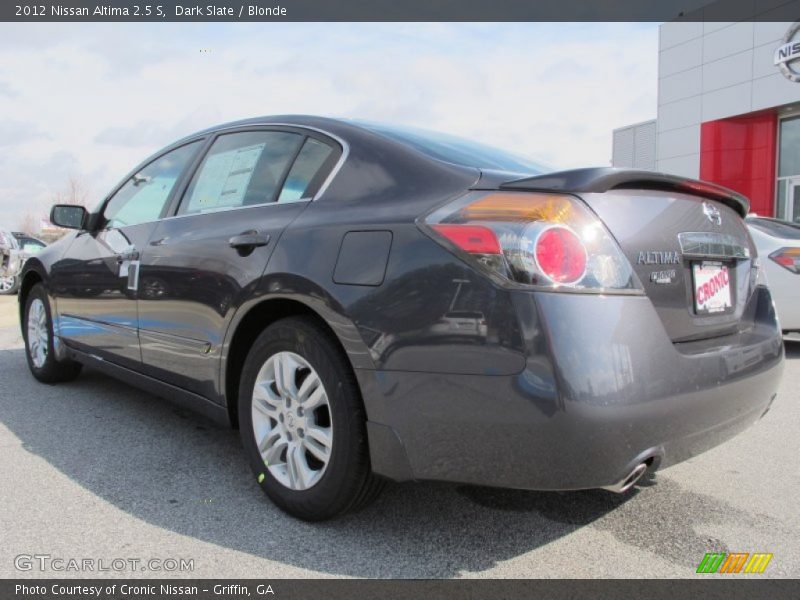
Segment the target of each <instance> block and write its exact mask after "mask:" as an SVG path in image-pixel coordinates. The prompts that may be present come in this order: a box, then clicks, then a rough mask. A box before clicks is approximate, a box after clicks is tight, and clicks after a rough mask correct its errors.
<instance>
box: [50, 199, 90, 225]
mask: <svg viewBox="0 0 800 600" xmlns="http://www.w3.org/2000/svg"><path fill="white" fill-rule="evenodd" d="M87 214H88V213H87V212H86V209H85V208H84V207H83V206H78V205H76V204H56V205H55V206H53V208H52V209H50V222H51V223H52V224H53V225H55V226H57V227H64V228H66V229H83V226H84V224H85V223H86V215H87Z"/></svg>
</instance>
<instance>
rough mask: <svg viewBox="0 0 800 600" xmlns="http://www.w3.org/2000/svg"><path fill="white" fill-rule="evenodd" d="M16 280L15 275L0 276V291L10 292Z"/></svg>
mask: <svg viewBox="0 0 800 600" xmlns="http://www.w3.org/2000/svg"><path fill="white" fill-rule="evenodd" d="M16 282H17V281H16V278H15V277H0V292H10V291H11V290H12V289H13V288H14V284H15V283H16Z"/></svg>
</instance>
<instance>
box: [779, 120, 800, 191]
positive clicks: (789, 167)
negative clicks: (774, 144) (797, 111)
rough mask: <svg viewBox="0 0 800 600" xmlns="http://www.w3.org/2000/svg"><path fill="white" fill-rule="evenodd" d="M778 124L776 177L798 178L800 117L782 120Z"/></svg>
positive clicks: (799, 166) (799, 165)
mask: <svg viewBox="0 0 800 600" xmlns="http://www.w3.org/2000/svg"><path fill="white" fill-rule="evenodd" d="M780 123H781V130H780V152H779V154H778V156H779V157H780V164H779V165H778V177H790V176H792V175H798V176H800V117H794V118H792V119H783V120H782V121H781V122H780Z"/></svg>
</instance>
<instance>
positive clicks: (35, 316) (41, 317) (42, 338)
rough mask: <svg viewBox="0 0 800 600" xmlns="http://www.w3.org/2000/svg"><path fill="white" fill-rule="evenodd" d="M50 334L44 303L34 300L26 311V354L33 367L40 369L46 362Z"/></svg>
mask: <svg viewBox="0 0 800 600" xmlns="http://www.w3.org/2000/svg"><path fill="white" fill-rule="evenodd" d="M49 342H50V333H49V332H48V330H47V311H46V310H45V308H44V302H42V301H41V300H40V299H39V298H34V300H33V302H31V305H30V308H29V309H28V352H29V353H30V356H31V360H32V361H33V365H34V366H35V367H36V368H37V369H41V368H42V367H43V366H44V364H45V362H46V361H47V351H48V348H49Z"/></svg>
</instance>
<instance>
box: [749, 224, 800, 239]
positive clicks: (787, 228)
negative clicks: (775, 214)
mask: <svg viewBox="0 0 800 600" xmlns="http://www.w3.org/2000/svg"><path fill="white" fill-rule="evenodd" d="M747 224H748V225H750V226H751V227H755V228H756V229H758V230H759V231H761V232H762V233H766V234H767V235H771V236H772V237H777V238H783V239H786V240H800V227H799V226H797V225H793V224H792V223H790V222H788V221H778V220H774V219H747Z"/></svg>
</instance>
